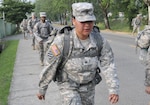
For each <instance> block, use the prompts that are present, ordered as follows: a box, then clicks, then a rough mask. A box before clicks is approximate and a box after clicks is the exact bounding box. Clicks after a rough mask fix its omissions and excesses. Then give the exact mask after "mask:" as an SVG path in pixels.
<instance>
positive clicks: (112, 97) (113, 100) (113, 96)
mask: <svg viewBox="0 0 150 105" xmlns="http://www.w3.org/2000/svg"><path fill="white" fill-rule="evenodd" d="M118 100H119V95H117V94H110V96H109V101H110V103H111V104H115V103H117V102H118Z"/></svg>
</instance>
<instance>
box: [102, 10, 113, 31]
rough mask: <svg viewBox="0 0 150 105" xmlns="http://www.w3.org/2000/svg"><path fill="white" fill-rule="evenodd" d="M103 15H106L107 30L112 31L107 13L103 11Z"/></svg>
mask: <svg viewBox="0 0 150 105" xmlns="http://www.w3.org/2000/svg"><path fill="white" fill-rule="evenodd" d="M103 15H104V24H105V28H106V29H111V28H110V24H109V19H108V16H107V11H106V10H104V11H103Z"/></svg>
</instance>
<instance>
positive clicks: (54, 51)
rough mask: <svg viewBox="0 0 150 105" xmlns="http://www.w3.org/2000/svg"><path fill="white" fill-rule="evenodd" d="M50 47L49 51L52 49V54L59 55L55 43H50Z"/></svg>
mask: <svg viewBox="0 0 150 105" xmlns="http://www.w3.org/2000/svg"><path fill="white" fill-rule="evenodd" d="M50 49H51V51H52V53H53V55H54V56H58V55H60V50H59V48H58V47H57V45H56V44H54V45H52V46H51V47H50Z"/></svg>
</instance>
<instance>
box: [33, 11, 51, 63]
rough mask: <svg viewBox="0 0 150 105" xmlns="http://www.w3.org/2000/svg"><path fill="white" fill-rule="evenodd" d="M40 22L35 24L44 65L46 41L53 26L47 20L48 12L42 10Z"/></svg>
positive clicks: (41, 59)
mask: <svg viewBox="0 0 150 105" xmlns="http://www.w3.org/2000/svg"><path fill="white" fill-rule="evenodd" d="M40 19H41V20H40V22H38V23H37V24H36V25H35V37H36V40H37V43H38V47H39V53H40V62H41V66H43V65H44V56H45V42H46V41H48V38H49V37H50V33H51V32H52V30H53V26H52V25H51V24H50V23H49V22H48V21H46V12H40Z"/></svg>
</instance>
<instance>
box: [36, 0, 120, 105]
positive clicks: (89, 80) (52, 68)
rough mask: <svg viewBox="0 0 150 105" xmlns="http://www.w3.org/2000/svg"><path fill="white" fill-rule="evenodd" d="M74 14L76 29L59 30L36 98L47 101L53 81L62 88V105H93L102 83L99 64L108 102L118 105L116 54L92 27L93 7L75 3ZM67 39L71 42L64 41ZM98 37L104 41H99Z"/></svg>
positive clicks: (83, 3) (48, 53) (73, 6)
mask: <svg viewBox="0 0 150 105" xmlns="http://www.w3.org/2000/svg"><path fill="white" fill-rule="evenodd" d="M72 10H73V12H72V13H73V18H72V21H73V25H74V27H75V28H72V29H71V28H67V27H65V28H63V29H62V30H60V32H59V34H60V35H56V37H55V39H54V41H53V43H52V44H51V46H50V48H49V50H48V52H47V55H46V57H47V63H48V66H45V68H44V69H43V71H42V73H41V75H40V82H39V93H38V94H37V96H38V98H39V99H40V100H43V99H45V94H46V90H47V88H48V84H49V83H50V82H51V81H52V80H54V81H56V83H57V84H58V86H59V91H60V94H61V98H62V105H94V97H95V86H96V84H98V83H99V82H97V80H98V81H99V79H100V78H99V76H100V75H99V73H98V72H97V69H98V64H99V63H100V65H101V70H102V73H103V74H104V76H105V78H106V83H107V84H108V88H109V89H108V90H109V101H110V102H111V103H112V104H113V103H117V102H118V100H119V95H118V91H119V80H118V77H117V73H116V67H115V63H114V54H113V52H112V49H111V47H110V45H109V43H108V42H107V41H106V40H105V39H104V38H103V37H102V36H101V35H100V33H99V31H98V30H97V28H94V27H95V26H93V25H94V22H95V21H96V18H95V16H94V14H93V5H92V4H91V3H87V2H80V3H74V4H72ZM66 29H67V30H68V31H67V30H66ZM68 36H70V37H69V38H70V40H69V39H68V40H65V39H66V38H65V37H67V38H68ZM95 36H96V37H98V38H101V39H100V40H98V41H97V39H96V38H95ZM68 41H69V43H68V44H66V42H68ZM99 42H101V44H100V46H101V49H99V47H100V46H98V45H99V44H98V43H99ZM67 46H70V47H69V53H68V55H67V56H64V54H65V53H66V51H67V50H66V49H68V47H67ZM97 76H98V78H96V77H97Z"/></svg>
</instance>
